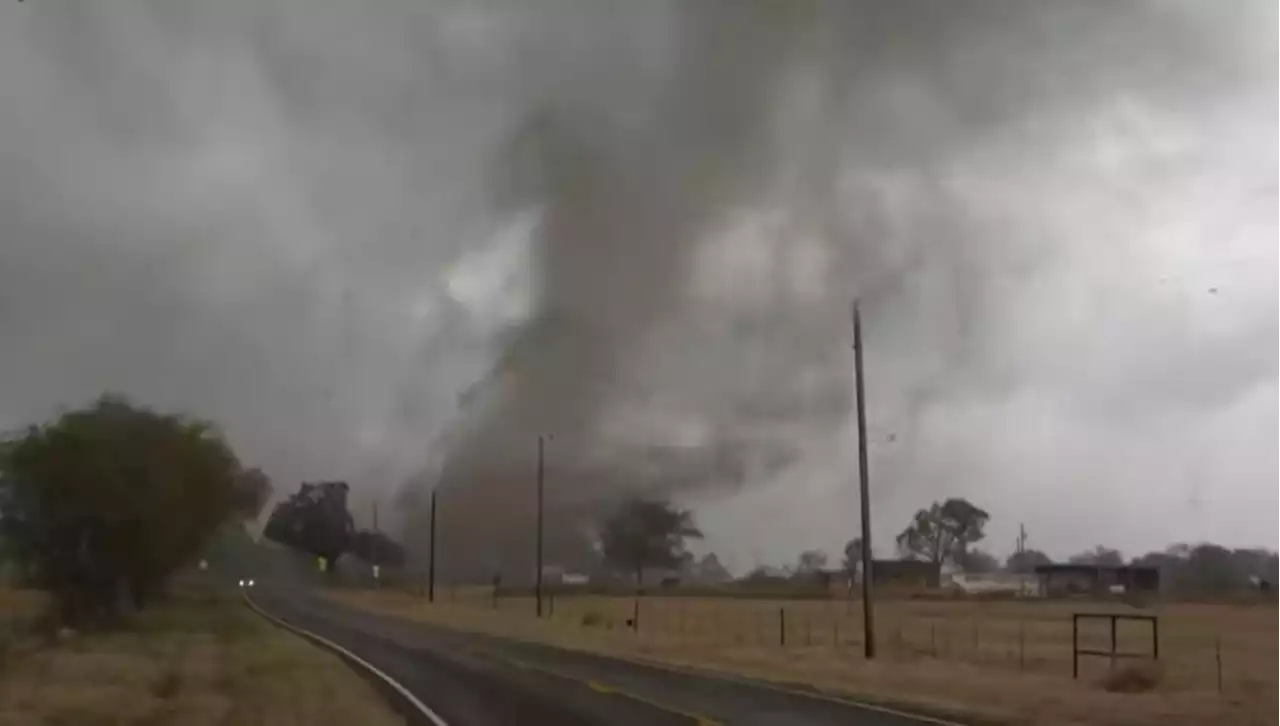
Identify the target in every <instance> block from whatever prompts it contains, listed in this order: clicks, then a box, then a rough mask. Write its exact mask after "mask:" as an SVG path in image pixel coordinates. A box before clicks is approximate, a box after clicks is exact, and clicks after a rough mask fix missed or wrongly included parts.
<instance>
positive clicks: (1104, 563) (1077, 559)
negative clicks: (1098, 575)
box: [1067, 545, 1124, 567]
mask: <svg viewBox="0 0 1280 726" xmlns="http://www.w3.org/2000/svg"><path fill="white" fill-rule="evenodd" d="M1067 562H1070V563H1071V564H1073V565H1094V566H1096V567H1119V566H1121V565H1123V564H1124V555H1122V554H1120V550H1113V549H1111V548H1109V547H1103V546H1102V545H1098V546H1096V547H1094V548H1093V549H1091V550H1087V551H1085V552H1081V553H1079V554H1075V555H1072V556H1071V557H1068V558H1067Z"/></svg>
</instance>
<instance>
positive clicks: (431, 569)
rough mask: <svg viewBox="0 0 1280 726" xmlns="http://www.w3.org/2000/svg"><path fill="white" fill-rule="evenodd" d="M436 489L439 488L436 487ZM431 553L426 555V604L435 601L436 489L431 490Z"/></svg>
mask: <svg viewBox="0 0 1280 726" xmlns="http://www.w3.org/2000/svg"><path fill="white" fill-rule="evenodd" d="M436 488H439V486H438V485H437V487H436ZM430 516H431V553H430V554H429V555H427V602H435V601H436V489H432V490H431V515H430Z"/></svg>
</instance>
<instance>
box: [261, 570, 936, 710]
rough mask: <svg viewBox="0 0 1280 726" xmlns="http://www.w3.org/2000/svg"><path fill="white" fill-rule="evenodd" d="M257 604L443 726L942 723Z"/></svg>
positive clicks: (316, 604) (524, 646) (367, 617)
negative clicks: (357, 661) (355, 661)
mask: <svg viewBox="0 0 1280 726" xmlns="http://www.w3.org/2000/svg"><path fill="white" fill-rule="evenodd" d="M253 601H254V603H255V604H256V605H257V606H258V607H259V608H261V609H262V610H264V611H265V612H267V613H269V614H270V615H272V616H274V617H277V618H279V619H281V620H284V621H285V622H287V623H290V624H292V625H294V626H297V627H299V628H303V629H305V630H308V631H310V632H312V633H315V634H317V635H320V636H321V637H324V638H326V639H328V640H331V641H333V642H334V643H337V644H338V645H341V646H342V647H344V648H346V649H348V650H350V651H351V652H352V653H354V654H356V655H357V656H359V657H360V658H361V659H363V660H366V661H368V662H369V663H372V664H373V665H375V666H376V667H378V668H379V669H381V670H382V671H383V672H385V673H386V674H387V675H389V676H391V677H392V678H394V679H396V680H397V681H399V682H400V683H401V684H402V685H403V686H404V687H405V688H406V689H408V690H409V691H410V692H411V693H413V694H414V695H415V696H416V697H417V698H418V699H419V700H421V701H422V702H423V703H425V704H426V705H427V706H429V707H430V708H431V709H432V710H433V711H435V712H436V714H437V715H438V716H439V717H441V718H442V719H444V721H445V722H446V723H447V724H448V726H512V725H521V724H555V725H556V726H579V725H582V726H586V725H592V726H666V725H668V724H670V725H673V726H690V725H691V724H694V725H696V726H719V725H724V726H729V725H732V726H836V725H837V724H838V725H839V726H922V724H934V725H935V726H937V724H942V723H945V722H943V721H940V720H936V719H919V718H915V717H910V716H905V715H902V714H895V713H890V712H885V711H880V710H875V709H871V708H867V707H863V706H859V705H856V704H852V703H848V702H842V701H838V700H833V699H826V698H817V697H812V696H807V695H802V694H797V693H788V692H786V691H782V690H777V689H773V688H769V687H764V686H757V685H752V684H750V683H746V682H740V681H734V680H723V679H719V678H713V677H706V676H699V675H696V674H690V673H686V672H678V671H675V670H667V669H663V668H652V667H648V666H644V665H639V664H635V663H630V662H627V661H621V660H616V659H612V658H605V657H600V656H593V655H588V654H583V653H574V652H570V651H565V650H560V649H558V648H551V647H548V646H542V645H536V644H532V643H523V642H518V641H512V640H507V639H503V638H496V637H492V636H486V635H479V634H473V633H461V632H456V631H451V630H446V629H443V628H438V627H432V626H429V625H424V624H422V623H415V622H408V621H405V620H399V619H395V618H390V617H384V616H379V615H374V614H371V613H367V612H362V611H357V610H353V609H349V608H345V607H342V606H340V605H338V604H337V603H334V602H331V601H328V600H324V599H321V598H317V597H314V596H311V595H307V594H304V593H297V592H289V591H286V590H283V589H273V588H267V587H258V588H255V589H254V592H253ZM424 723H427V724H429V723H430V722H429V721H424Z"/></svg>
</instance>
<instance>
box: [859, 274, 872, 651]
mask: <svg viewBox="0 0 1280 726" xmlns="http://www.w3.org/2000/svg"><path fill="white" fill-rule="evenodd" d="M853 387H854V395H856V396H857V401H856V406H857V409H856V410H857V416H858V498H859V501H860V502H861V508H862V512H861V515H862V648H863V655H864V657H866V658H867V659H868V660H870V659H872V658H875V657H876V628H875V615H874V612H873V608H872V605H871V577H872V574H871V496H870V494H869V491H868V479H869V474H868V470H867V469H868V468H867V407H866V394H865V389H864V387H863V383H862V312H861V309H860V308H859V306H858V300H857V298H855V299H854V301H853Z"/></svg>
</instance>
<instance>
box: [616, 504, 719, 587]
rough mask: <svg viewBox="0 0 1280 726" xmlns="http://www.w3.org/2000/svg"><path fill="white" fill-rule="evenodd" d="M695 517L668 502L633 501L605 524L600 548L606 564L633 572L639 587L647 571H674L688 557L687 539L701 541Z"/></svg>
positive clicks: (700, 533) (622, 506) (620, 508)
mask: <svg viewBox="0 0 1280 726" xmlns="http://www.w3.org/2000/svg"><path fill="white" fill-rule="evenodd" d="M701 538H702V532H701V531H699V530H698V528H697V526H696V525H695V524H694V522H693V514H692V513H691V512H688V511H686V510H682V509H678V508H676V507H675V506H674V505H672V504H671V503H669V502H663V501H656V500H649V499H631V500H628V501H626V502H623V504H622V505H621V506H620V507H618V509H617V510H616V511H615V512H614V513H613V515H612V516H610V517H609V518H608V519H607V520H605V522H604V526H603V527H602V529H601V534H600V546H601V551H602V553H603V555H604V559H605V562H606V563H608V564H609V565H611V566H612V567H615V568H617V569H619V570H624V571H627V572H633V573H635V576H636V584H637V585H640V584H641V583H643V581H644V571H645V569H648V568H654V567H658V568H675V567H679V566H680V565H681V563H683V562H685V561H686V560H687V558H688V557H689V555H688V553H687V552H686V551H685V540H687V539H701Z"/></svg>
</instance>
